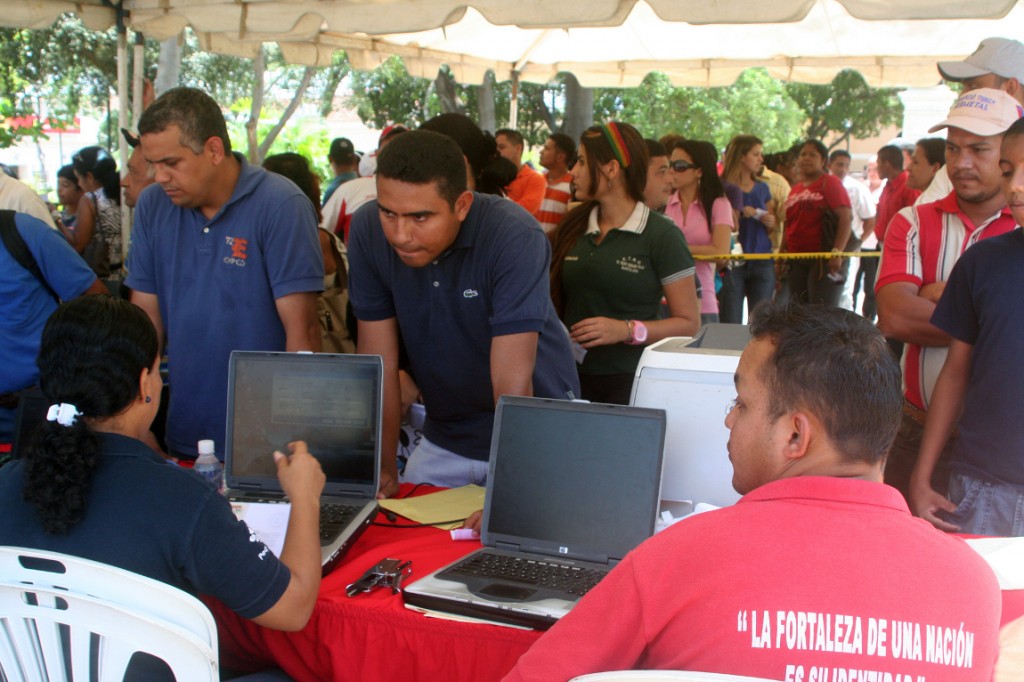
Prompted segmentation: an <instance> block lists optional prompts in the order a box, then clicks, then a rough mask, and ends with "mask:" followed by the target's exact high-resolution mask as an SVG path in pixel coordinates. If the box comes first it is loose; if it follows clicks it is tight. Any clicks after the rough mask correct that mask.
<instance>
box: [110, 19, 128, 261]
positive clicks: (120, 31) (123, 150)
mask: <svg viewBox="0 0 1024 682" xmlns="http://www.w3.org/2000/svg"><path fill="white" fill-rule="evenodd" d="M124 19H125V16H124V6H123V4H122V3H118V4H117V125H118V127H121V126H126V125H127V124H128V27H127V26H126V25H125V21H124ZM120 135H121V132H120V130H116V132H114V133H113V134H111V136H110V137H111V139H110V140H108V142H107V144H110V145H111V146H113V144H114V142H115V140H116V138H118V137H120ZM118 142H119V144H118V145H117V148H118V150H119V154H118V157H119V160H120V163H119V164H118V167H119V168H121V170H122V171H123V170H124V168H125V166H127V165H128V145H126V144H124V143H123V142H120V141H118ZM128 221H129V212H128V207H127V206H126V205H125V203H124V202H123V201H122V202H121V261H122V262H124V258H125V256H126V255H127V253H128V237H129V235H130V234H131V225H130V223H129V222H128Z"/></svg>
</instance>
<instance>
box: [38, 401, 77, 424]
mask: <svg viewBox="0 0 1024 682" xmlns="http://www.w3.org/2000/svg"><path fill="white" fill-rule="evenodd" d="M81 414H82V413H81V412H79V411H78V408H77V407H75V406H74V405H72V404H70V403H61V404H60V405H50V409H49V410H47V411H46V421H48V422H57V423H58V424H60V425H61V426H71V425H72V424H74V423H75V417H77V416H79V415H81Z"/></svg>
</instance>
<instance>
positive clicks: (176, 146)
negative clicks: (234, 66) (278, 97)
mask: <svg viewBox="0 0 1024 682" xmlns="http://www.w3.org/2000/svg"><path fill="white" fill-rule="evenodd" d="M139 134H140V138H141V147H140V148H141V150H142V155H143V158H145V160H146V161H147V162H148V163H150V164H152V166H153V171H154V180H155V181H156V183H158V184H159V185H160V186H159V187H155V186H151V187H147V188H146V189H145V190H144V191H143V192H142V194H141V195H140V196H139V199H138V204H137V206H136V209H135V225H134V229H133V231H132V246H131V250H130V252H129V256H128V271H129V274H128V278H127V279H126V280H125V284H127V285H128V286H129V287H131V289H132V302H133V303H135V304H136V305H138V306H139V307H141V308H142V309H143V310H145V311H146V312H147V313H148V314H149V317H150V318H151V319H152V320H153V324H154V325H155V326H156V328H157V332H158V333H159V334H161V335H162V334H163V333H164V332H166V333H167V340H168V361H169V370H170V383H171V397H170V404H169V406H168V414H167V432H166V440H167V447H168V450H169V451H170V453H171V454H172V455H175V456H178V457H185V458H190V459H194V458H195V457H196V443H197V442H198V441H199V440H201V439H205V438H210V439H213V440H214V441H216V448H217V454H218V456H219V457H223V456H224V454H223V453H224V448H223V438H224V423H225V410H226V407H225V405H226V394H227V374H228V356H229V355H230V354H231V351H232V350H271V351H282V350H288V351H300V350H315V351H319V350H320V328H319V325H318V323H317V318H316V293H317V292H319V291H322V290H323V277H324V265H323V257H322V256H321V252H320V242H319V238H318V237H317V220H316V213H315V212H314V210H313V205H312V204H311V203H310V201H309V199H308V198H307V197H306V196H305V195H304V194H303V193H302V191H301V190H299V188H298V187H296V186H295V185H294V184H293V183H292V182H291V181H290V180H287V179H285V178H284V177H282V176H280V175H277V174H275V173H268V172H266V171H265V170H263V169H262V168H258V167H255V166H250V165H249V164H248V163H246V161H245V159H244V158H243V157H242V156H241V155H240V154H233V153H232V152H231V141H230V140H229V139H228V134H227V126H226V125H225V123H224V115H223V114H222V113H221V110H220V107H219V106H218V105H217V103H216V102H214V101H213V99H212V98H210V96H209V95H207V94H206V93H204V92H202V91H200V90H196V89H194V88H174V89H171V90H168V91H167V92H165V93H164V94H163V95H162V96H160V97H159V98H158V99H157V100H156V101H155V102H153V104H152V105H150V107H149V108H148V109H146V111H145V112H144V113H143V114H142V118H141V120H140V121H139Z"/></svg>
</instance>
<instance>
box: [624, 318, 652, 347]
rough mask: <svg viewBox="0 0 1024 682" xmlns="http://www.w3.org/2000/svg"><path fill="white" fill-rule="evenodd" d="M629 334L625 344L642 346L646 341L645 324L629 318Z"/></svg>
mask: <svg viewBox="0 0 1024 682" xmlns="http://www.w3.org/2000/svg"><path fill="white" fill-rule="evenodd" d="M627 324H628V325H629V336H628V337H627V338H626V344H627V345H630V346H642V345H644V344H645V343H646V342H647V325H645V324H644V323H643V322H640V321H639V320H629V322H627Z"/></svg>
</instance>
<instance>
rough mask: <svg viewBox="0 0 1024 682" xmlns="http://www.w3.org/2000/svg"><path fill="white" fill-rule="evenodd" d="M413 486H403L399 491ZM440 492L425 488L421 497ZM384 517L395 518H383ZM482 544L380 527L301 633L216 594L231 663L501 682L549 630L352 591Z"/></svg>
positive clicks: (1012, 610)
mask: <svg viewBox="0 0 1024 682" xmlns="http://www.w3.org/2000/svg"><path fill="white" fill-rule="evenodd" d="M412 488H413V486H411V485H408V484H405V485H403V486H402V489H401V491H400V493H399V496H405V495H407V494H408V493H409V491H410V490H412ZM437 490H438V488H431V487H429V486H420V488H419V489H418V490H416V491H415V494H425V493H429V492H435V491H437ZM377 522H378V523H387V520H386V519H385V518H384V516H383V514H378V515H377ZM403 522H405V521H404V520H403V519H399V523H403ZM479 548H480V543H479V542H477V541H473V542H454V541H452V540H451V538H450V536H449V535H448V533H447V532H446V531H441V530H438V529H436V528H406V529H403V528H387V527H382V526H370V528H368V529H367V530H366V532H365V533H364V534H363V535H362V537H360V538H359V540H357V541H356V543H355V544H354V545H353V546H352V549H351V550H349V553H348V555H347V556H346V557H345V559H344V560H343V562H342V564H341V565H340V566H338V568H336V569H335V570H334V571H333V572H332V573H331V574H330V575H328V576H327V577H326V578H324V580H323V583H322V584H321V586H320V596H319V598H318V600H317V604H316V607H315V609H314V611H313V615H312V617H311V618H310V621H309V624H308V625H306V627H305V628H304V629H303V630H302V631H300V632H278V631H274V630H268V629H266V628H262V627H260V626H258V625H255V624H254V623H252V622H251V621H248V620H244V619H242V618H239V617H238V616H236V615H235V614H234V613H233V612H232V611H230V610H229V609H227V608H226V607H225V606H224V605H223V604H220V603H219V602H216V601H215V600H209V599H208V600H207V604H208V605H209V606H210V608H211V610H212V611H213V613H214V616H215V617H216V620H217V631H218V636H219V637H220V648H221V665H222V666H223V667H225V668H228V669H232V670H238V671H240V672H242V671H256V670H260V669H265V668H267V667H271V666H277V667H280V668H281V669H282V670H284V672H285V673H287V674H288V675H289V676H290V677H292V678H293V679H295V680H296V681H297V682H306V681H307V680H308V681H310V682H323V681H327V680H338V681H347V680H355V681H361V680H374V681H375V682H391V681H394V682H436V681H437V680H445V681H446V682H447V681H452V682H459V681H461V680H465V681H467V682H488V681H489V680H499V679H501V678H502V677H503V676H504V675H505V673H507V672H508V671H509V670H511V669H512V667H513V666H514V665H515V663H516V661H517V660H518V659H519V657H520V656H521V655H522V654H523V653H524V652H525V651H526V650H527V649H528V648H529V647H530V645H531V644H533V642H534V641H536V639H537V638H538V637H540V635H541V633H540V632H537V631H532V630H517V629H511V628H506V627H502V626H498V625H489V624H476V623H458V622H453V621H446V620H440V619H435V618H427V617H425V616H423V615H422V614H419V613H416V612H413V611H410V610H408V609H406V608H405V607H404V606H403V602H402V597H401V596H400V595H395V594H392V593H391V591H390V590H376V591H374V592H372V593H369V594H361V595H359V596H357V597H355V598H349V597H347V596H345V587H346V586H347V585H348V584H349V583H352V582H355V581H356V580H357V579H358V578H359V577H361V576H362V575H363V573H364V572H365V571H366V569H368V568H370V567H371V566H373V565H374V564H376V563H377V562H378V561H380V560H381V559H384V558H387V557H391V558H394V559H402V560H403V561H404V560H412V562H413V563H412V568H413V573H412V575H411V576H410V577H409V578H408V579H407V580H406V582H407V583H409V582H413V581H414V580H415V579H417V578H422V577H423V576H426V575H427V574H429V573H431V572H433V571H434V570H436V569H438V568H440V567H441V566H444V565H445V564H448V563H450V562H452V561H455V560H456V559H458V558H459V557H462V556H464V555H466V554H468V553H469V552H471V551H473V550H475V549H479ZM1022 616H1024V590H1013V591H1004V592H1003V616H1002V625H1007V624H1008V623H1010V622H1012V621H1014V620H1016V619H1018V618H1021V617H1022Z"/></svg>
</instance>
